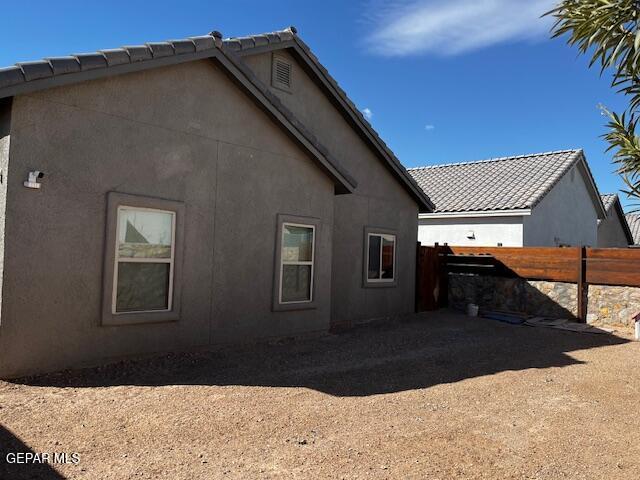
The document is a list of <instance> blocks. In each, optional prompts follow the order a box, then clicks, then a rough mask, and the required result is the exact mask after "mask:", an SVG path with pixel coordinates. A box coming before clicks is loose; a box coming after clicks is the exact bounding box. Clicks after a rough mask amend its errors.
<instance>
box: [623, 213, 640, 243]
mask: <svg viewBox="0 0 640 480" xmlns="http://www.w3.org/2000/svg"><path fill="white" fill-rule="evenodd" d="M626 217H627V223H628V224H629V229H630V230H631V235H633V243H634V245H640V213H627V215H626Z"/></svg>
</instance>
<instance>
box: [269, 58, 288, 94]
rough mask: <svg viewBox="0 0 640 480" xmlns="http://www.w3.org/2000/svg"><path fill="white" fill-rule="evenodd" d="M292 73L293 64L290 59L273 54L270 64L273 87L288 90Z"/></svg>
mask: <svg viewBox="0 0 640 480" xmlns="http://www.w3.org/2000/svg"><path fill="white" fill-rule="evenodd" d="M292 73H293V65H292V63H291V62H290V61H288V60H287V59H286V58H285V57H281V56H279V55H274V56H273V61H272V65H271V84H272V85H273V86H274V87H276V88H279V89H280V90H284V91H287V92H290V91H291V74H292Z"/></svg>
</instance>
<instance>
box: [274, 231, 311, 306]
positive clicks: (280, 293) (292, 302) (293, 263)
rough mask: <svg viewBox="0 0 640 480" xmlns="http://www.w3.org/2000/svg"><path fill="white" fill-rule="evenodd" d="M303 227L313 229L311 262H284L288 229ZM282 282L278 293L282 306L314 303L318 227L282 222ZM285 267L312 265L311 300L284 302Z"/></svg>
mask: <svg viewBox="0 0 640 480" xmlns="http://www.w3.org/2000/svg"><path fill="white" fill-rule="evenodd" d="M288 226H289V227H301V228H310V229H311V234H312V237H311V261H308V260H307V261H300V260H296V261H292V260H284V259H283V258H282V250H283V249H284V233H285V229H286V227H288ZM280 235H281V236H280V281H279V282H278V284H279V285H280V290H279V292H278V303H279V304H280V305H295V304H304V303H312V302H313V277H314V269H315V259H316V226H315V225H308V224H304V223H295V222H282V233H281V234H280ZM285 265H311V280H310V285H309V300H295V301H290V302H283V301H282V277H283V274H284V266H285Z"/></svg>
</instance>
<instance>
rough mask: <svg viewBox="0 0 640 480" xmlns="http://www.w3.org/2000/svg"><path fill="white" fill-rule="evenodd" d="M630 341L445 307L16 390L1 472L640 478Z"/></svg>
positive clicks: (637, 390)
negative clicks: (70, 457) (37, 457)
mask: <svg viewBox="0 0 640 480" xmlns="http://www.w3.org/2000/svg"><path fill="white" fill-rule="evenodd" d="M629 338H630V337H629V336H628V334H627V333H623V334H620V335H617V336H614V335H593V334H584V333H583V334H579V333H572V332H563V331H557V330H551V329H545V328H531V327H522V326H511V325H507V324H502V323H499V322H495V321H491V320H484V319H471V318H467V317H464V316H460V315H457V314H454V313H451V312H446V311H443V312H438V313H433V314H424V315H414V316H411V317H409V318H406V319H403V320H401V321H397V322H393V323H387V324H381V325H370V326H367V327H361V328H357V329H354V330H351V331H349V332H347V333H343V334H340V335H327V336H324V337H320V338H315V339H308V340H301V341H297V342H292V341H282V342H278V343H272V344H265V345H260V346H254V347H244V348H242V349H234V350H231V349H228V350H223V351H216V352H206V353H199V354H189V355H170V356H163V357H160V358H154V359H149V360H141V361H136V362H133V361H129V362H122V363H119V364H115V365H110V366H107V367H103V368H98V369H88V370H80V371H73V372H63V373H60V374H55V375H47V376H44V377H38V378H27V379H21V380H19V381H13V382H0V454H1V455H2V458H0V478H2V479H11V480H13V479H20V478H39V479H40V478H74V479H75V478H81V479H101V480H102V479H129V478H167V479H172V480H173V479H176V480H177V479H189V480H191V479H200V478H205V479H208V478H237V479H247V478H314V479H315V478H363V479H365V478H366V479H369V478H373V479H383V478H409V479H410V478H415V479H418V478H419V479H422V478H430V479H450V478H465V479H470V478H487V479H495V478H517V479H521V478H532V479H534V478H535V479H553V480H556V479H562V478H570V479H587V478H589V479H599V480H600V479H608V480H609V479H617V478H628V479H634V480H635V479H637V478H639V477H640V416H639V415H638V410H639V407H640V343H637V342H630V341H629ZM15 451H21V452H27V451H31V452H36V453H37V452H77V453H79V454H80V461H79V463H77V464H73V463H68V464H56V465H53V466H47V465H42V466H38V465H22V464H21V465H17V464H7V463H6V460H5V459H6V454H7V453H9V452H15Z"/></svg>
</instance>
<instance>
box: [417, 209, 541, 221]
mask: <svg viewBox="0 0 640 480" xmlns="http://www.w3.org/2000/svg"><path fill="white" fill-rule="evenodd" d="M528 215H531V209H530V208H528V207H525V208H512V209H505V210H465V211H452V212H431V213H420V214H419V215H418V218H419V219H423V220H427V219H442V218H485V217H486V218H488V217H523V216H528Z"/></svg>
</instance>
